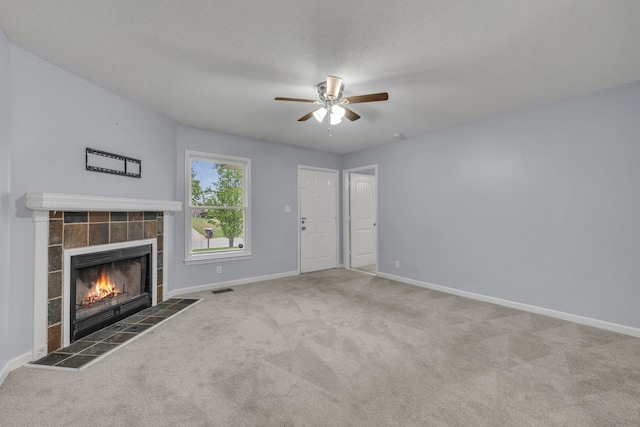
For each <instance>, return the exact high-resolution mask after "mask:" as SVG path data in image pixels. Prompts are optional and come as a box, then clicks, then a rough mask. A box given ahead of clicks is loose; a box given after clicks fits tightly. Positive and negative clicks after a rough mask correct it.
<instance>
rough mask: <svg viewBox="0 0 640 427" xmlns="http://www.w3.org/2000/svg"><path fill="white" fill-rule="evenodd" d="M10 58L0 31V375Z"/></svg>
mask: <svg viewBox="0 0 640 427" xmlns="http://www.w3.org/2000/svg"><path fill="white" fill-rule="evenodd" d="M10 55H11V46H10V44H9V41H8V40H7V37H6V36H5V34H4V32H3V31H2V29H1V28H0V373H1V372H2V369H3V367H4V366H5V365H6V364H7V362H8V361H9V307H10V304H9V267H10V264H9V236H10V233H9V232H10V224H9V192H10V191H11V185H10V182H9V173H10V170H11V167H10V166H11V162H10V154H11V151H10V147H9V133H10V119H11V115H10V114H11V111H10V98H11V91H10V77H9V76H10V71H11V67H10ZM1 380H2V378H1V377H0V381H1Z"/></svg>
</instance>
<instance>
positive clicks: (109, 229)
mask: <svg viewBox="0 0 640 427" xmlns="http://www.w3.org/2000/svg"><path fill="white" fill-rule="evenodd" d="M26 206H27V208H29V209H31V210H33V224H34V281H33V302H34V306H33V339H32V342H33V348H32V354H31V357H32V359H31V360H37V359H40V358H42V357H44V356H46V355H47V354H49V353H51V352H53V351H55V350H57V349H59V348H61V347H66V346H68V345H69V344H70V342H71V339H72V338H71V337H70V336H69V335H70V334H69V331H70V328H71V327H70V323H71V322H70V321H69V318H70V307H69V305H70V304H69V303H68V302H69V301H71V300H70V297H69V296H68V295H69V293H70V292H71V290H70V289H69V288H70V286H69V283H70V281H71V279H70V277H69V276H68V275H69V274H70V270H71V269H70V268H68V267H69V265H70V258H68V256H70V255H73V256H75V255H80V254H83V253H88V252H91V251H94V252H95V251H98V252H100V251H104V250H110V249H118V248H121V247H129V246H138V245H144V244H152V245H153V249H152V251H153V252H152V254H151V257H150V264H148V265H147V272H149V271H150V274H151V285H150V286H151V292H150V293H151V299H152V305H155V304H156V302H157V301H162V300H163V299H164V297H165V295H166V292H165V290H166V283H167V279H168V277H169V274H168V272H167V271H168V267H169V265H171V262H169V261H170V260H171V259H172V250H171V249H172V247H173V232H172V230H173V229H174V226H173V223H174V213H175V212H179V211H181V210H182V203H181V202H176V201H171V200H149V199H132V198H122V197H103V196H92V195H74V194H59V193H27V194H26ZM107 245H118V246H119V247H115V248H114V247H111V246H109V247H107ZM127 245H128V246H127ZM125 290H126V289H125ZM74 304H75V300H74Z"/></svg>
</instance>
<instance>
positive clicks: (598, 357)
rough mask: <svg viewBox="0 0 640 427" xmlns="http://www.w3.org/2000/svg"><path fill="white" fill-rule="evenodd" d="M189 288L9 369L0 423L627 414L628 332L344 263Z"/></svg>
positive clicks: (547, 418)
mask: <svg viewBox="0 0 640 427" xmlns="http://www.w3.org/2000/svg"><path fill="white" fill-rule="evenodd" d="M190 296H191V297H197V298H204V300H203V301H202V302H200V303H199V304H197V305H195V306H194V307H192V308H191V309H189V310H186V311H185V312H183V313H180V314H178V315H177V316H175V317H173V318H172V319H171V320H170V321H168V322H165V323H164V324H162V325H160V326H159V327H157V328H155V329H153V330H151V331H150V332H148V333H146V334H144V335H143V336H141V337H139V338H138V339H136V340H135V341H133V342H131V343H130V344H128V345H126V346H124V347H122V348H120V349H118V350H117V351H115V352H114V353H112V354H110V355H109V356H107V357H105V358H103V359H102V360H100V361H98V362H96V363H95V364H94V365H92V366H91V367H89V368H87V369H85V370H83V371H80V372H77V373H76V372H59V371H52V370H41V369H33V368H26V367H23V368H19V369H16V370H15V371H13V372H12V373H11V374H10V375H9V377H8V378H7V380H6V381H5V383H4V384H3V385H2V387H1V388H0V425H2V426H54V425H60V426H62V425H64V426H101V425H127V426H174V425H179V426H316V425H317V426H325V425H326V426H396V425H398V426H448V425H450V426H537V425H558V426H613V425H640V339H637V338H632V337H629V336H625V335H619V334H615V333H611V332H607V331H603V330H599V329H594V328H589V327H585V326H580V325H577V324H573V323H569V322H565V321H561V320H557V319H553V318H549V317H544V316H539V315H534V314H530V313H526V312H521V311H517V310H513V309H509V308H504V307H500V306H496V305H492V304H488V303H483V302H478V301H473V300H469V299H465V298H461V297H457V296H451V295H448V294H444V293H440V292H435V291H430V290H426V289H421V288H417V287H412V286H408V285H404V284H400V283H396V282H392V281H389V280H385V279H381V278H377V277H373V276H370V275H365V274H362V273H358V272H354V271H346V270H330V271H324V272H319V273H312V274H306V275H302V276H298V277H291V278H286V279H280V280H273V281H267V282H260V283H255V284H249V285H243V286H238V287H236V288H235V291H234V292H228V293H223V294H217V295H213V294H212V293H211V292H200V293H195V294H192V295H190Z"/></svg>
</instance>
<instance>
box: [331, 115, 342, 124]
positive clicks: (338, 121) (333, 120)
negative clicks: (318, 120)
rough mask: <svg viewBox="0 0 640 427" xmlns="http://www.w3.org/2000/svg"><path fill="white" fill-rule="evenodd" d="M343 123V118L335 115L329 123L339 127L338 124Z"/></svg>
mask: <svg viewBox="0 0 640 427" xmlns="http://www.w3.org/2000/svg"><path fill="white" fill-rule="evenodd" d="M341 121H342V118H341V117H336V116H334V115H333V114H332V115H331V120H330V121H329V123H331V124H332V125H337V124H338V123H340V122H341Z"/></svg>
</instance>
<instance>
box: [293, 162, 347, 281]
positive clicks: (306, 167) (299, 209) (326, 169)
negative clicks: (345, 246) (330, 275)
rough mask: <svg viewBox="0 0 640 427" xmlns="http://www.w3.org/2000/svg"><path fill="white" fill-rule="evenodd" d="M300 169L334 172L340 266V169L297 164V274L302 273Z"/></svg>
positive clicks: (337, 258)
mask: <svg viewBox="0 0 640 427" xmlns="http://www.w3.org/2000/svg"><path fill="white" fill-rule="evenodd" d="M301 169H307V170H314V171H321V172H330V173H333V174H335V177H336V212H335V217H336V236H335V238H336V268H340V203H339V202H340V181H339V180H340V171H339V170H338V169H328V168H321V167H317V166H307V165H298V169H297V171H298V177H297V180H298V212H297V216H296V227H298V274H302V273H301V272H300V271H301V268H300V266H301V257H302V248H301V244H302V240H301V235H300V233H301V231H302V230H301V229H300V213H301V212H302V206H301V205H300V203H301V201H302V198H301V197H300V187H301V186H300V184H301V183H300V170H301Z"/></svg>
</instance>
